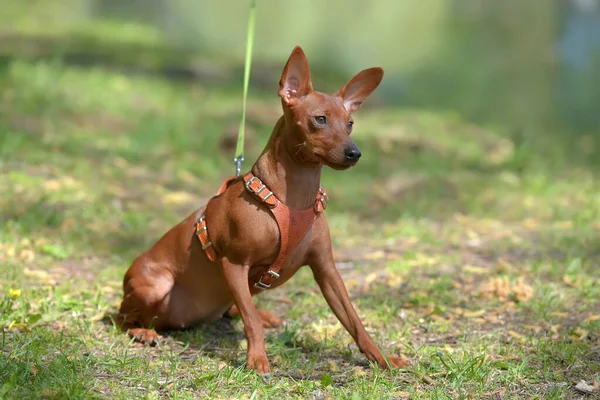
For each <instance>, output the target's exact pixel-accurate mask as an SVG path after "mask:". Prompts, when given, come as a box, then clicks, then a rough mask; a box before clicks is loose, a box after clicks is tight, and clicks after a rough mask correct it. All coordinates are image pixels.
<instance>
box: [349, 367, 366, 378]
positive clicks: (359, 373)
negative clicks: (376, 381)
mask: <svg viewBox="0 0 600 400" xmlns="http://www.w3.org/2000/svg"><path fill="white" fill-rule="evenodd" d="M366 374H367V373H366V372H365V370H364V369H363V368H361V367H359V366H356V367H354V368H352V375H354V377H355V378H360V377H361V376H365V375H366Z"/></svg>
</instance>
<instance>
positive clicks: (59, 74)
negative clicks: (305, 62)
mask: <svg viewBox="0 0 600 400" xmlns="http://www.w3.org/2000/svg"><path fill="white" fill-rule="evenodd" d="M316 78H318V77H316ZM0 79H1V80H0V190H1V192H2V196H1V197H0V210H1V213H0V265H2V267H1V268H0V284H1V285H0V287H1V288H2V290H1V291H0V299H1V300H0V327H1V333H0V334H1V337H0V341H1V342H0V343H1V347H2V351H1V352H0V398H7V399H12V398H14V399H21V398H130V397H142V398H149V399H153V398H163V397H165V398H198V397H209V398H231V397H235V398H281V397H284V398H291V397H295V398H305V397H311V398H312V397H315V398H329V397H332V398H349V399H359V398H369V399H375V398H382V399H383V398H399V399H405V398H406V399H408V398H415V399H421V398H433V399H446V398H473V399H480V398H489V399H517V398H538V399H542V398H544V399H545V398H550V399H561V398H569V399H570V398H576V397H577V396H583V395H582V394H579V393H578V392H576V391H574V386H575V384H577V383H578V382H579V381H580V380H585V381H586V382H587V383H588V384H590V385H592V386H594V385H596V388H597V387H598V385H599V384H600V273H599V272H598V263H599V261H600V248H599V245H598V243H600V223H599V222H598V221H600V215H599V213H600V185H599V183H598V180H597V177H596V176H595V175H594V172H593V170H592V169H586V168H582V167H575V166H573V165H571V163H570V162H569V159H568V158H567V157H565V156H564V155H562V154H561V152H560V148H557V146H554V147H553V146H552V145H551V143H543V145H539V146H538V143H530V142H526V143H522V144H519V145H515V144H514V142H513V141H512V140H511V138H510V137H508V136H506V135H504V133H503V132H502V131H500V130H495V129H489V128H486V127H481V126H475V125H472V124H469V123H468V122H466V121H463V120H461V119H460V118H459V117H458V116H456V115H454V114H451V113H439V112H435V113H434V112H429V111H427V110H399V109H391V108H385V107H382V108H371V109H369V108H366V109H365V110H364V111H361V112H360V113H359V114H357V116H356V130H355V132H356V133H355V134H354V135H355V138H356V141H357V142H358V144H359V147H360V148H361V150H362V152H363V154H364V157H363V159H362V160H361V163H360V164H359V165H358V166H357V167H355V168H354V169H352V170H350V171H348V172H344V173H337V172H334V171H326V172H325V176H324V184H325V186H326V187H327V189H328V192H329V194H330V196H331V199H332V201H331V203H330V204H331V207H330V208H329V209H328V210H327V216H328V219H329V221H330V225H331V229H332V235H333V240H334V244H335V247H336V259H337V261H338V263H339V264H338V266H339V269H340V271H341V272H342V274H343V275H344V278H345V281H346V283H347V286H348V288H349V291H350V293H351V296H352V299H353V302H354V305H355V306H356V307H357V309H358V311H359V314H360V315H361V317H362V318H363V321H364V323H365V324H366V326H367V328H368V330H369V331H370V332H371V333H372V334H373V336H374V337H375V339H376V341H377V343H378V344H380V345H381V346H382V348H384V349H385V350H387V351H389V352H392V353H396V354H399V353H402V354H404V355H405V356H406V357H407V358H408V359H410V360H411V362H412V363H413V366H412V367H411V368H409V369H407V370H402V371H392V372H385V371H380V370H378V369H377V368H376V367H374V366H372V365H369V364H368V363H367V362H366V360H365V359H364V357H362V355H361V354H360V353H359V352H358V350H357V348H356V346H355V345H354V344H353V343H352V341H351V340H350V338H349V335H348V334H347V333H346V332H344V330H343V328H342V327H341V325H340V324H339V323H338V322H337V320H336V319H335V317H334V316H333V314H332V312H331V311H330V310H329V308H328V306H327V304H326V303H325V300H324V299H323V297H322V296H321V294H320V293H319V290H318V288H317V286H316V284H315V283H314V281H313V279H312V276H311V274H310V271H308V270H301V271H300V272H299V273H298V275H297V276H296V277H294V279H293V280H292V281H291V282H289V283H288V284H286V285H285V286H284V287H283V288H280V289H278V290H276V291H273V292H267V293H265V294H264V295H262V296H260V297H258V298H257V302H258V304H259V306H262V307H266V308H269V309H271V310H273V311H274V312H276V313H277V314H279V315H281V316H285V320H286V323H287V324H286V326H285V328H281V329H279V330H272V331H269V332H268V334H267V339H266V344H267V350H268V354H269V357H270V361H271V363H272V367H273V373H272V374H271V375H270V376H269V377H268V378H266V379H262V378H261V377H258V376H256V375H255V374H254V373H252V372H248V371H246V370H245V369H244V365H245V364H244V360H245V346H246V342H245V340H244V336H243V329H242V324H241V321H239V320H233V321H220V322H219V323H217V324H215V325H210V326H201V327H198V328H195V329H190V330H188V331H184V332H171V333H169V334H166V335H165V336H164V337H163V338H162V341H161V345H160V346H159V347H157V348H144V347H141V346H139V345H137V344H133V343H131V342H130V341H129V340H128V338H127V337H126V336H125V335H123V334H122V333H120V332H118V331H117V330H115V329H114V328H113V327H111V326H110V325H109V324H107V323H106V318H107V316H110V315H111V314H113V313H114V312H115V311H116V309H117V307H118V304H119V301H120V296H121V286H120V285H121V279H122V276H123V274H124V272H125V270H126V269H127V267H128V266H129V264H130V262H131V261H132V259H133V258H134V257H135V256H137V255H138V254H139V253H141V252H142V251H144V250H145V249H147V248H148V247H149V246H150V245H152V244H153V243H154V242H155V241H156V240H157V238H158V237H159V236H160V235H162V233H164V232H165V231H166V230H167V229H168V228H170V227H171V226H173V225H174V224H176V223H177V222H178V221H179V220H181V219H182V218H183V217H184V216H186V215H188V214H189V212H191V211H192V210H193V209H195V208H196V207H198V206H200V205H202V204H203V203H204V202H205V201H206V199H207V198H208V197H209V196H211V195H212V194H213V192H214V191H215V189H216V188H217V185H218V183H219V182H220V181H221V180H222V179H223V178H225V177H226V176H228V175H229V174H230V173H232V172H233V165H232V163H231V161H230V160H231V157H232V155H233V147H234V143H235V142H234V141H231V140H227V139H223V138H229V139H231V133H232V132H236V124H237V121H238V115H239V106H240V98H241V97H240V91H239V89H238V88H235V89H228V88H227V87H212V86H211V87H206V86H204V85H202V84H200V83H193V82H192V83H190V82H185V83H184V82H172V81H169V80H166V79H164V78H161V77H157V76H152V75H124V74H120V73H117V72H113V71H110V70H107V69H100V68H93V67H90V68H78V67H73V66H68V65H63V64H61V63H60V62H58V61H56V62H54V61H51V62H32V61H18V60H13V61H10V62H8V63H7V64H6V65H5V66H4V69H3V71H2V75H1V78H0ZM315 86H316V87H319V84H318V80H317V83H316V84H315ZM278 104H279V102H278V100H277V98H276V95H275V92H260V91H258V90H253V91H251V98H250V104H249V110H248V118H249V130H248V136H249V137H248V143H247V145H248V146H247V147H248V156H247V159H249V160H252V159H254V158H255V157H256V156H257V155H258V154H259V152H260V150H261V148H262V146H263V144H264V143H265V142H266V139H267V137H268V135H269V134H270V131H271V129H272V126H273V124H274V122H275V121H276V118H277V117H278V114H279V107H278ZM249 165H250V163H248V162H247V163H246V164H245V168H248V167H249ZM596 393H598V389H596Z"/></svg>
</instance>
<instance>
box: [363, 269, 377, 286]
mask: <svg viewBox="0 0 600 400" xmlns="http://www.w3.org/2000/svg"><path fill="white" fill-rule="evenodd" d="M375 279H377V273H375V272H373V273H371V274H369V275H367V277H366V278H365V283H366V284H367V285H370V284H371V283H373V282H375Z"/></svg>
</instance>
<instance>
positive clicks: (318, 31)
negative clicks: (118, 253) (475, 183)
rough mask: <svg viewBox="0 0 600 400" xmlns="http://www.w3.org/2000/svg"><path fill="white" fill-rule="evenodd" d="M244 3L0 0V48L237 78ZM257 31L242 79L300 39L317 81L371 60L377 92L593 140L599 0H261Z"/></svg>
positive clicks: (266, 68) (599, 115) (271, 76)
mask: <svg viewBox="0 0 600 400" xmlns="http://www.w3.org/2000/svg"><path fill="white" fill-rule="evenodd" d="M246 3H247V2H229V1H217V0H214V1H191V0H172V1H167V0H125V1H123V0H48V1H41V0H40V1H36V0H23V1H19V2H15V1H3V2H2V17H1V18H2V28H1V29H2V39H1V40H2V46H1V47H0V48H1V53H2V54H1V56H2V58H3V60H4V64H6V62H7V61H9V60H10V59H14V58H16V57H20V58H26V59H30V60H36V59H37V60H41V59H60V60H63V61H64V62H66V63H68V64H76V65H98V64H102V65H105V66H107V67H110V68H115V69H121V70H130V71H131V70H143V71H145V72H151V73H162V74H168V75H170V76H172V77H173V78H184V79H200V80H202V79H205V80H211V79H217V78H218V79H219V82H220V83H224V82H226V83H231V84H238V85H239V83H240V76H239V75H240V72H241V68H242V63H243V54H244V47H245V34H246V26H247V16H248V7H247V4H246ZM255 43H256V46H255V56H254V62H255V65H254V76H253V82H254V83H255V84H263V85H267V86H268V87H269V88H270V89H272V88H274V87H275V83H276V79H277V75H278V74H279V71H280V69H281V66H282V63H283V62H284V60H285V58H286V56H287V55H288V54H289V52H290V50H291V49H292V48H293V46H295V45H301V46H303V47H304V48H305V50H306V52H307V53H308V55H309V59H310V61H311V64H312V66H313V68H317V69H319V70H321V71H322V73H321V74H319V73H316V74H315V79H316V80H317V81H319V80H322V81H321V82H319V83H321V85H325V83H329V82H331V78H332V77H336V78H338V79H337V80H334V81H333V82H332V83H331V87H335V86H336V85H337V84H339V82H341V81H342V80H343V79H345V78H346V77H348V76H350V74H353V73H355V72H356V71H358V70H359V69H362V68H365V67H368V66H371V65H381V66H383V67H384V68H385V70H386V72H387V75H386V79H385V81H384V85H383V86H382V87H381V90H380V91H379V92H378V94H379V96H380V98H381V100H382V101H385V102H386V103H389V104H394V105H401V106H410V107H420V108H428V109H443V110H454V111H456V112H457V113H459V114H460V115H461V116H463V117H465V118H468V119H470V120H474V121H477V122H483V123H489V124H495V125H499V126H501V127H504V128H507V129H511V130H512V135H513V136H514V139H515V140H523V139H524V138H528V139H532V140H540V141H545V140H547V139H548V137H549V136H552V135H563V136H566V137H567V138H568V142H570V143H572V144H574V145H575V146H579V147H581V148H583V149H584V150H585V151H584V153H591V152H593V150H594V149H595V147H596V146H597V140H596V135H595V132H597V131H598V128H599V127H600V112H599V106H598V104H599V103H600V74H599V72H600V3H599V2H598V0H562V1H561V0H552V1H536V2H523V1H516V0H509V1H502V2H498V1H491V0H466V1H462V0H454V1H453V0H424V1H404V2H397V1H379V2H373V3H371V4H365V3H364V2H363V1H359V0H344V1H338V0H335V1H329V2H326V3H324V2H320V1H315V0H312V1H306V2H302V3H288V2H281V1H272V0H259V1H258V19H257V30H256V42H255ZM224 66H226V68H225V69H223V68H224ZM325 86H327V85H325Z"/></svg>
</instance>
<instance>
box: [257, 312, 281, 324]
mask: <svg viewBox="0 0 600 400" xmlns="http://www.w3.org/2000/svg"><path fill="white" fill-rule="evenodd" d="M258 315H260V319H261V320H262V323H263V327H264V328H277V327H280V326H281V325H283V320H282V319H281V318H279V317H278V316H277V315H275V314H273V313H271V312H270V311H267V310H258Z"/></svg>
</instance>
